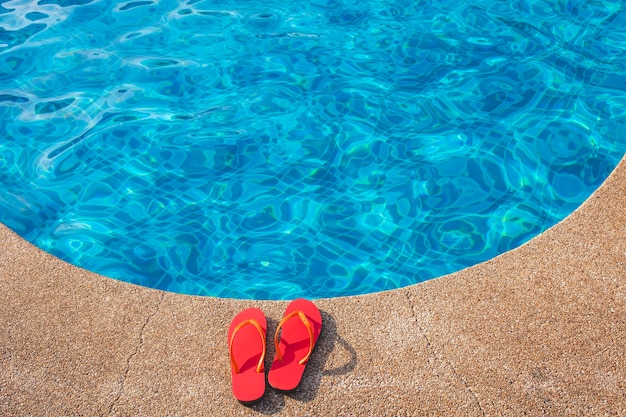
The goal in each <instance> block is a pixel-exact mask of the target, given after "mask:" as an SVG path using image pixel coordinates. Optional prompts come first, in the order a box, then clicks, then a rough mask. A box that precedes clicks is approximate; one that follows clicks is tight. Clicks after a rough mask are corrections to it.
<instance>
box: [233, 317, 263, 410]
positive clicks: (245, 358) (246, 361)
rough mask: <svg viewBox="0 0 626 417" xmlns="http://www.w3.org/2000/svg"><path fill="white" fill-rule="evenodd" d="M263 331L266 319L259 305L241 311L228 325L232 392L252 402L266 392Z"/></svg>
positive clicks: (238, 398)
mask: <svg viewBox="0 0 626 417" xmlns="http://www.w3.org/2000/svg"><path fill="white" fill-rule="evenodd" d="M254 322H256V324H257V325H258V327H257V326H256V325H255V324H254ZM266 333H267V319H266V318H265V314H264V313H263V312H262V311H261V310H260V309H258V308H248V309H246V310H243V311H241V312H240V313H239V314H237V315H236V316H235V318H233V320H232V322H231V324H230V327H229V328H228V347H229V352H230V356H231V368H230V371H231V379H232V389H233V395H234V396H235V398H236V399H237V400H239V401H240V402H242V403H252V402H255V401H257V400H259V399H260V398H261V397H262V396H263V394H264V393H265V372H264V367H263V359H264V356H265V335H266ZM233 334H235V335H234V337H233ZM231 344H232V347H231ZM259 366H260V372H258V371H259ZM236 368H238V369H236Z"/></svg>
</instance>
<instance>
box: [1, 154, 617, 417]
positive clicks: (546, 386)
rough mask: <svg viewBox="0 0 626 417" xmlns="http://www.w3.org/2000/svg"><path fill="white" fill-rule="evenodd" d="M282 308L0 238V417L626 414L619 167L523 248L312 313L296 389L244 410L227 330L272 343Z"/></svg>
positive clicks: (332, 302)
mask: <svg viewBox="0 0 626 417" xmlns="http://www.w3.org/2000/svg"><path fill="white" fill-rule="evenodd" d="M286 304H287V303H286V302H277V301H276V302H274V301H262V302H255V301H241V300H230V299H215V298H201V297H192V296H185V295H178V294H172V293H164V292H161V291H157V290H152V289H147V288H142V287H137V286H134V285H130V284H126V283H123V282H118V281H115V280H112V279H108V278H104V277H101V276H98V275H96V274H93V273H90V272H87V271H84V270H82V269H79V268H76V267H73V266H71V265H68V264H67V263H65V262H63V261H60V260H58V259H56V258H54V257H52V256H50V255H48V254H46V253H43V252H42V251H40V250H38V249H36V248H35V247H33V246H32V245H30V244H29V243H27V242H25V241H24V240H22V239H21V238H19V237H18V236H17V235H15V234H14V233H13V232H11V231H10V230H8V229H7V228H6V227H4V226H1V225H0V305H1V306H2V308H1V309H0V320H1V322H2V325H1V326H0V415H2V416H108V415H111V416H234V415H284V416H305V415H311V416H314V415H320V416H352V415H354V416H422V415H424V416H426V415H432V416H521V415H527V416H538V415H552V416H618V415H621V416H623V415H626V366H625V364H624V361H625V359H624V358H626V348H625V344H624V341H625V340H626V159H624V160H622V162H621V163H620V164H619V166H618V167H617V169H616V170H615V171H614V172H613V173H612V174H611V176H610V177H609V178H608V179H607V181H606V182H605V183H604V184H603V186H602V187H600V188H599V189H598V190H597V191H596V192H595V193H594V194H593V195H592V196H591V197H590V198H589V199H588V200H587V201H586V202H585V203H584V204H583V205H582V206H581V207H580V208H579V209H578V210H577V211H575V212H574V213H573V214H572V215H570V216H569V217H568V218H567V219H565V220H564V221H562V222H561V223H559V224H558V225H556V226H555V227H553V228H551V229H550V230H548V231H546V232H545V233H543V234H541V235H540V236H538V237H536V238H535V239H533V240H531V241H530V242H529V243H527V244H525V245H523V246H522V247H520V248H517V249H515V250H513V251H510V252H507V253H505V254H503V255H501V256H499V257H497V258H495V259H492V260H490V261H488V262H485V263H482V264H480V265H477V266H475V267H472V268H469V269H466V270H463V271H460V272H458V273H455V274H452V275H448V276H445V277H442V278H438V279H435V280H431V281H428V282H426V283H422V284H418V285H414V286H411V287H407V288H403V289H398V290H394V291H389V292H384V293H377V294H369V295H364V296H356V297H346V298H336V299H323V300H318V301H316V304H317V305H318V306H319V307H320V309H321V310H322V314H323V319H324V328H323V330H322V335H321V337H320V340H319V342H318V346H317V347H316V350H315V351H314V354H313V356H312V358H311V361H310V363H309V365H308V368H307V371H306V372H305V374H304V379H303V382H302V384H301V386H300V387H299V389H298V390H297V391H295V392H293V393H289V394H283V393H276V392H274V391H273V390H272V389H271V388H268V390H267V392H266V396H265V397H264V399H263V400H262V401H261V402H259V403H257V404H256V405H254V406H251V407H246V406H243V405H241V404H239V403H238V402H237V401H236V400H235V399H234V398H233V397H232V394H231V390H230V374H229V362H228V354H227V343H226V332H227V328H228V325H229V323H230V320H231V319H232V317H233V316H234V315H235V314H236V313H237V312H238V311H239V310H241V309H243V308H246V307H249V306H258V307H260V308H262V309H263V310H264V311H265V313H266V314H267V317H268V324H269V329H268V335H272V334H273V330H274V329H275V327H276V325H277V322H278V320H279V319H280V317H281V316H282V313H283V310H284V308H285V306H286ZM273 356H274V352H273V347H272V345H271V343H270V344H268V357H267V363H268V364H269V361H271V359H272V358H273Z"/></svg>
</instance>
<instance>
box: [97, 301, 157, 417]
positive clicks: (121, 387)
mask: <svg viewBox="0 0 626 417" xmlns="http://www.w3.org/2000/svg"><path fill="white" fill-rule="evenodd" d="M164 298H165V292H162V293H161V297H160V298H159V301H158V303H157V305H156V308H155V309H154V311H152V312H151V313H150V314H148V316H147V317H146V319H145V320H144V322H143V324H142V325H141V328H140V329H139V341H138V342H137V345H136V346H135V348H134V349H133V351H132V352H131V353H130V355H128V357H127V358H126V369H124V373H123V374H122V378H121V381H120V385H119V389H118V390H117V393H116V395H115V398H114V399H113V402H112V403H111V405H110V406H109V412H108V415H111V414H112V413H113V409H114V408H115V405H116V404H117V402H118V401H119V400H120V398H121V397H122V393H123V392H124V384H125V383H126V378H127V377H128V373H129V372H130V363H131V361H132V360H133V358H134V357H135V356H136V355H137V354H138V353H139V351H140V350H141V348H142V346H143V332H144V330H145V328H146V327H147V326H148V323H150V320H151V319H152V318H153V317H154V316H155V315H156V314H157V313H158V312H159V309H160V307H161V304H163V299H164Z"/></svg>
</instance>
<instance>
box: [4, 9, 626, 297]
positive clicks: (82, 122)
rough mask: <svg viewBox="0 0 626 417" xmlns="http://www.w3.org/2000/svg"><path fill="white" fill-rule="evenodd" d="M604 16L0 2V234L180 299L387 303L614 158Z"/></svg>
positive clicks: (500, 248) (501, 237)
mask: <svg viewBox="0 0 626 417" xmlns="http://www.w3.org/2000/svg"><path fill="white" fill-rule="evenodd" d="M625 126H626V3H624V2H623V1H617V0H616V1H599V0H598V1H565V0H562V1H540V0H537V1H522V0H520V1H496V0H488V1H484V0H462V1H461V0H449V1H443V0H442V1H437V0H428V1H420V0H407V1H391V0H372V1H358V0H345V1H341V0H311V1H284V0H281V1H243V0H237V1H235V0H222V1H218V0H215V1H195V0H190V1H186V2H185V1H180V2H179V1H172V0H160V1H158V2H157V1H131V2H109V1H96V0H40V1H24V0H19V1H0V222H2V223H4V224H6V225H7V226H8V227H10V228H11V229H13V230H15V231H16V232H17V233H19V234H20V235H21V236H23V237H24V238H26V239H27V240H29V241H31V242H33V243H34V244H35V245H37V246H39V247H40V248H42V249H44V250H45V251H47V252H50V253H52V254H54V255H56V256H58V257H60V258H62V259H65V260H67V261H69V262H71V263H73V264H75V265H79V266H81V267H84V268H87V269H89V270H93V271H96V272H99V273H101V274H104V275H106V276H109V277H113V278H117V279H121V280H125V281H128V282H132V283H136V284H140V285H144V286H149V287H155V288H160V289H166V290H169V291H175V292H183V293H189V294H199V295H210V296H219V297H234V298H254V299H291V298H295V297H299V296H304V297H309V298H318V297H334V296H341V295H351V294H361V293H368V292H374V291H381V290H387V289H392V288H398V287H402V286H406V285H409V284H413V283H417V282H421V281H424V280H427V279H430V278H433V277H437V276H441V275H443V274H447V273H450V272H454V271H457V270H459V269H462V268H465V267H467V266H470V265H473V264H476V263H478V262H481V261H484V260H487V259H490V258H492V257H494V256H496V255H498V254H500V253H503V252H505V251H507V250H509V249H512V248H514V247H517V246H519V245H520V244H522V243H524V242H525V241H527V240H528V239H530V238H531V237H533V236H535V235H537V234H538V233H540V232H542V231H543V230H545V229H546V228H548V227H550V226H552V225H553V224H555V223H556V222H558V221H559V220H561V219H562V218H564V217H565V216H567V215H568V214H569V213H571V212H572V211H573V210H574V209H575V208H576V207H578V206H579V205H580V204H581V203H582V202H583V201H584V200H585V199H586V198H587V197H588V196H589V195H590V193H591V192H593V191H594V190H595V189H596V188H597V187H598V186H599V185H600V184H601V183H602V182H603V180H604V179H605V178H606V177H607V175H608V174H609V173H610V172H611V171H612V170H613V169H614V167H615V166H616V164H617V162H618V161H619V160H620V158H621V157H622V156H623V155H624V152H625V151H626V127H625Z"/></svg>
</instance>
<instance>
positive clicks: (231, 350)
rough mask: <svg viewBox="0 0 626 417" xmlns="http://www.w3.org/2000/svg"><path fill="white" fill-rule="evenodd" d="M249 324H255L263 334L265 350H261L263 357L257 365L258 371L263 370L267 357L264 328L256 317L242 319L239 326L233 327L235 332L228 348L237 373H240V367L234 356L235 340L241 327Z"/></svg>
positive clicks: (262, 339)
mask: <svg viewBox="0 0 626 417" xmlns="http://www.w3.org/2000/svg"><path fill="white" fill-rule="evenodd" d="M248 324H251V325H252V326H254V328H255V329H257V330H258V331H259V335H261V342H262V343H263V351H262V352H261V358H260V359H259V363H258V365H257V366H256V371H257V373H259V372H261V370H262V368H263V361H264V359H265V334H264V333H263V329H262V328H261V325H259V322H258V321H256V320H254V319H248V320H244V321H242V322H241V323H239V324H238V325H237V326H235V328H234V329H233V334H232V335H231V336H230V343H229V345H230V346H229V348H228V355H229V356H230V364H231V365H232V367H233V369H234V370H235V373H236V374H238V373H239V367H238V366H237V364H236V363H235V357H234V356H233V341H234V340H235V335H236V334H237V332H238V331H239V329H241V328H242V327H244V326H246V325H248Z"/></svg>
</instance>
